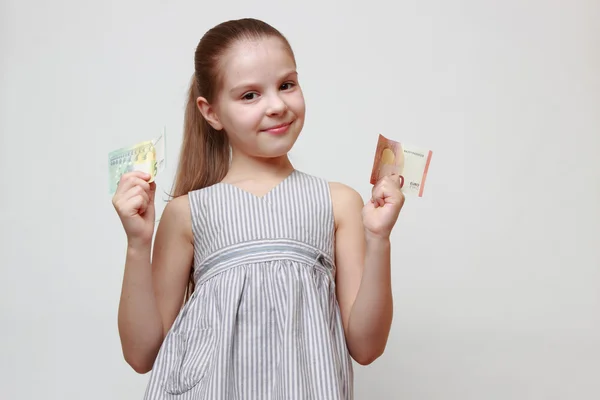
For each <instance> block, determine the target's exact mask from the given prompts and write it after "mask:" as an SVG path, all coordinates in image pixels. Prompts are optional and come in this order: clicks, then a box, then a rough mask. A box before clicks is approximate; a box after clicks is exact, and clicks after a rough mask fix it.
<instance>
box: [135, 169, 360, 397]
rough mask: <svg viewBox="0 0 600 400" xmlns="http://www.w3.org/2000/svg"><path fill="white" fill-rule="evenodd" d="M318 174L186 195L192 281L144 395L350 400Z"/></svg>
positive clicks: (329, 229) (328, 209)
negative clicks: (262, 192)
mask: <svg viewBox="0 0 600 400" xmlns="http://www.w3.org/2000/svg"><path fill="white" fill-rule="evenodd" d="M330 196H331V195H330V192H329V186H328V184H327V182H326V181H324V180H322V179H319V178H316V177H313V176H310V175H307V174H304V173H301V172H299V171H295V172H294V173H293V174H292V175H290V176H289V177H288V178H287V179H286V180H284V181H283V182H282V183H280V184H279V185H278V186H277V187H275V188H274V189H273V190H272V191H271V192H269V193H268V194H267V195H266V196H264V197H263V198H259V197H257V196H254V195H252V194H250V193H248V192H245V191H243V190H241V189H239V188H237V187H235V186H232V185H228V184H217V185H213V186H211V187H209V188H205V189H201V190H198V191H194V192H191V193H190V194H189V199H190V210H191V215H192V229H193V234H194V277H195V280H196V290H195V292H194V293H193V295H192V297H191V299H190V300H189V301H188V303H186V305H185V306H184V307H183V308H182V310H181V312H180V313H179V315H178V316H177V318H176V319H175V322H174V323H173V326H172V327H171V329H170V330H169V333H168V334H167V337H166V338H165V340H164V343H163V345H162V346H161V349H160V351H159V354H158V356H157V358H156V361H155V364H154V368H153V370H152V372H151V374H150V379H149V383H148V387H147V390H146V396H145V399H152V400H166V399H178V400H205V399H206V400H208V399H210V400H236V399H240V400H242V399H243V400H284V399H285V400H288V399H298V400H304V399H315V400H329V399H331V400H350V399H352V398H353V389H352V379H353V373H352V363H351V359H350V356H349V354H348V350H347V347H346V343H345V339H344V331H343V326H342V321H341V316H340V313H339V307H338V304H337V300H336V297H335V296H336V293H335V281H334V276H335V263H334V261H335V257H334V243H335V237H334V234H335V226H334V218H333V209H332V204H331V198H330Z"/></svg>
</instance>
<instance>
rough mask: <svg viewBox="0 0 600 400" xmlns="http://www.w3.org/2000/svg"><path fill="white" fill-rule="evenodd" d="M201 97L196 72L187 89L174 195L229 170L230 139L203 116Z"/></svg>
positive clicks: (209, 182) (206, 183) (207, 183)
mask: <svg viewBox="0 0 600 400" xmlns="http://www.w3.org/2000/svg"><path fill="white" fill-rule="evenodd" d="M198 97H200V90H199V88H198V81H197V78H196V74H194V76H193V77H192V81H191V82H190V88H189V91H188V100H187V106H186V108H185V120H184V127H183V129H184V130H183V142H182V144H181V153H180V155H179V166H178V168H177V174H176V176H175V185H174V190H173V197H179V196H183V195H186V194H188V193H189V192H191V191H193V190H197V189H202V188H205V187H208V186H211V185H214V184H215V183H217V182H220V181H221V180H222V179H223V178H224V177H225V175H226V174H227V171H228V169H229V159H230V155H229V141H228V139H227V135H226V134H225V132H218V131H216V130H215V129H214V128H213V127H212V126H210V124H209V123H208V122H207V121H206V120H205V119H204V117H203V116H202V113H201V112H200V110H199V109H198V105H197V103H196V100H197V99H198Z"/></svg>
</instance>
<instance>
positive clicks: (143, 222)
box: [112, 171, 156, 248]
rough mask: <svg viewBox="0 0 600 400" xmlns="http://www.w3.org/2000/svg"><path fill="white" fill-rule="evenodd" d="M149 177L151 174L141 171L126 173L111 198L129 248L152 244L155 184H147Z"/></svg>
mask: <svg viewBox="0 0 600 400" xmlns="http://www.w3.org/2000/svg"><path fill="white" fill-rule="evenodd" d="M151 177H152V176H151V174H148V173H146V172H142V171H132V172H127V173H125V174H123V176H121V179H120V181H119V184H118V186H117V191H116V192H115V195H114V196H113V200H112V203H113V206H114V207H115V210H117V214H119V218H120V219H121V223H122V224H123V228H124V229H125V233H126V235H127V241H128V243H129V245H130V246H131V247H136V248H137V247H142V246H147V245H149V244H151V243H152V235H153V234H154V217H155V210H154V194H155V193H156V183H155V182H148V181H149V180H150V179H151Z"/></svg>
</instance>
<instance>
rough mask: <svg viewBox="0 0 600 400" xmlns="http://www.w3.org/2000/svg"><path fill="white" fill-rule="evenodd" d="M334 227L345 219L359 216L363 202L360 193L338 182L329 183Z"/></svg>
mask: <svg viewBox="0 0 600 400" xmlns="http://www.w3.org/2000/svg"><path fill="white" fill-rule="evenodd" d="M329 190H330V192H331V201H332V203H333V212H334V217H335V222H336V227H337V226H339V225H340V223H343V222H344V220H345V219H347V218H354V217H355V216H356V215H359V216H360V215H361V212H362V209H363V206H364V201H363V198H362V196H361V195H360V193H358V192H357V191H356V190H355V189H353V188H352V187H350V186H348V185H345V184H343V183H340V182H329Z"/></svg>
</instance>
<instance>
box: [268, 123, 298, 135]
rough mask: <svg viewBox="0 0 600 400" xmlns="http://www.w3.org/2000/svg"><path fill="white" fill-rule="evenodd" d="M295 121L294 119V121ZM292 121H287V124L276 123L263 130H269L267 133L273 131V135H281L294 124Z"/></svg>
mask: <svg viewBox="0 0 600 400" xmlns="http://www.w3.org/2000/svg"><path fill="white" fill-rule="evenodd" d="M292 122H294V121H292ZM292 122H287V123H285V124H279V125H275V126H272V127H270V128H267V129H263V130H262V131H263V132H267V133H271V134H273V135H281V134H283V133H285V132H287V130H288V128H289V127H290V125H291V124H292Z"/></svg>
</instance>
